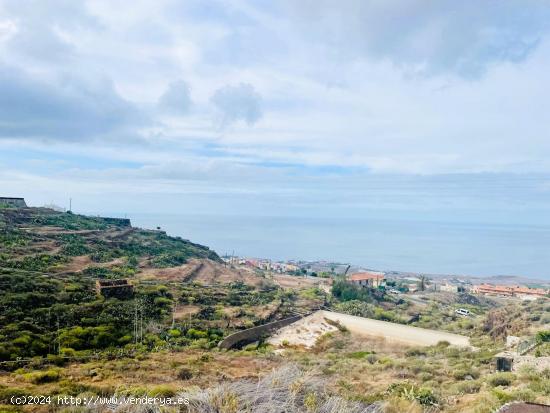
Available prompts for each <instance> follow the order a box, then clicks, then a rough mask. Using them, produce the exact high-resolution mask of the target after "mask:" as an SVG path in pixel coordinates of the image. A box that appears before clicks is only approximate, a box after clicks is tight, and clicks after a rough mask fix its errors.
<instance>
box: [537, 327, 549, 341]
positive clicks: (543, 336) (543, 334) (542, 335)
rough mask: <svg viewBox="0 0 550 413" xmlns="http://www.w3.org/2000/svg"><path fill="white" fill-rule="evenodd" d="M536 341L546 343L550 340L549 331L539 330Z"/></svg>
mask: <svg viewBox="0 0 550 413" xmlns="http://www.w3.org/2000/svg"><path fill="white" fill-rule="evenodd" d="M536 340H537V343H539V344H540V343H546V342H548V341H550V331H548V330H546V331H539V332H538V333H537V336H536Z"/></svg>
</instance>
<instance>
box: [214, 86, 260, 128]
mask: <svg viewBox="0 0 550 413" xmlns="http://www.w3.org/2000/svg"><path fill="white" fill-rule="evenodd" d="M210 100H211V102H212V103H213V104H214V106H216V108H217V109H218V110H219V111H220V113H221V123H222V125H228V124H230V123H232V122H237V121H244V122H246V123H247V124H248V125H253V124H255V123H256V122H257V121H258V120H259V119H260V118H261V117H262V108H261V105H262V98H261V96H260V95H259V94H258V93H257V92H256V91H255V90H254V87H253V86H252V85H251V84H249V83H240V84H239V85H235V86H233V85H227V86H224V87H222V88H221V89H218V90H216V92H215V93H214V95H212V98H211V99H210Z"/></svg>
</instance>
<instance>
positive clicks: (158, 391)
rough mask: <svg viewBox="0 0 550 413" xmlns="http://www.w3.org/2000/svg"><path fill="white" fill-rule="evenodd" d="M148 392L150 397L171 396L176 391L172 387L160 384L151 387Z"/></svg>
mask: <svg viewBox="0 0 550 413" xmlns="http://www.w3.org/2000/svg"><path fill="white" fill-rule="evenodd" d="M148 393H149V395H150V396H152V397H173V396H174V395H175V394H176V391H175V390H174V388H173V387H171V386H167V385H165V384H162V385H159V386H155V387H153V388H152V389H151V390H150V391H149V392H148Z"/></svg>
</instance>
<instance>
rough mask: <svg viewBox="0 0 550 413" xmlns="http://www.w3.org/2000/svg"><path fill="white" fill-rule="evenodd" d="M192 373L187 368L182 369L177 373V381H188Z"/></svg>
mask: <svg viewBox="0 0 550 413" xmlns="http://www.w3.org/2000/svg"><path fill="white" fill-rule="evenodd" d="M193 375H194V374H193V371H192V370H191V369H188V368H187V367H183V368H181V369H180V370H179V371H178V375H177V377H178V379H179V380H190V379H192V378H193Z"/></svg>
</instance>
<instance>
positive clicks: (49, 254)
mask: <svg viewBox="0 0 550 413" xmlns="http://www.w3.org/2000/svg"><path fill="white" fill-rule="evenodd" d="M116 280H121V282H122V283H126V282H127V283H128V285H129V286H128V287H122V288H110V287H103V289H102V290H101V291H98V290H97V282H98V281H101V282H103V283H105V282H112V281H116ZM288 302H289V300H288V297H285V296H284V294H281V292H280V291H279V289H278V288H277V287H276V286H275V285H274V284H272V283H271V282H270V281H268V280H267V279H265V278H264V277H263V276H262V275H259V274H255V273H254V272H252V271H246V270H237V269H232V268H226V267H225V266H224V264H223V263H222V261H221V260H220V258H219V257H218V255H217V254H216V253H215V252H214V251H212V250H210V249H209V248H208V247H205V246H202V245H198V244H195V243H192V242H190V241H187V240H184V239H181V238H177V237H170V236H168V235H166V233H164V232H162V231H152V230H145V229H140V228H134V227H132V226H131V225H130V222H129V221H128V220H124V219H115V218H100V217H88V216H82V215H76V214H72V213H59V212H54V211H52V210H49V209H44V208H19V209H15V208H3V209H0V331H1V333H0V361H4V362H10V361H14V360H17V359H19V358H23V359H25V358H29V357H36V356H39V357H46V356H48V355H62V356H67V357H69V356H71V357H72V356H82V357H87V356H89V354H90V352H94V351H103V350H106V349H114V348H117V347H118V348H126V349H129V348H130V347H132V345H133V346H134V347H132V348H130V350H132V351H134V350H135V346H136V345H140V346H144V347H145V348H149V349H152V348H154V347H167V346H168V347H169V346H175V345H184V346H185V345H189V344H191V343H193V342H195V341H197V340H201V342H202V343H203V345H205V346H206V347H212V346H215V345H216V344H217V342H218V341H219V340H220V338H221V337H223V335H224V334H226V331H231V330H232V329H238V328H244V327H246V326H251V325H254V324H256V323H261V322H263V321H264V320H265V319H272V318H277V317H283V316H284V315H285V314H286V313H287V312H288V311H291V309H290V306H289V304H288ZM191 316H192V320H191ZM182 320H183V321H182ZM179 322H184V323H185V324H184V325H182V326H180V327H181V330H178V334H176V333H170V331H171V329H173V328H174V327H175V326H176V324H177V323H179ZM182 332H183V335H182V334H181V333H182ZM171 334H172V335H171ZM14 365H15V363H14Z"/></svg>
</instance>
